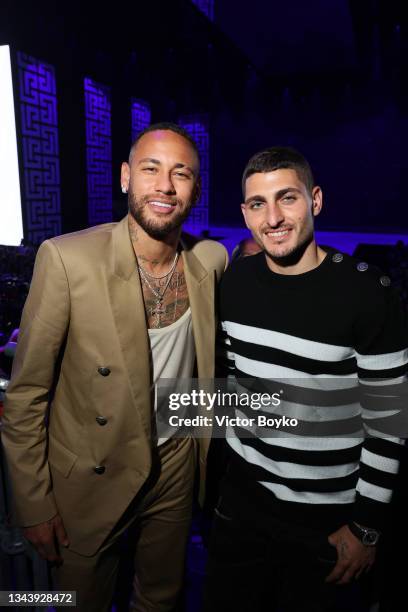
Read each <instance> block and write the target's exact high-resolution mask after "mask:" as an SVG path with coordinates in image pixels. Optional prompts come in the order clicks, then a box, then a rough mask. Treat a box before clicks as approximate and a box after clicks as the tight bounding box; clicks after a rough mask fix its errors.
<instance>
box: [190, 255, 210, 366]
mask: <svg viewBox="0 0 408 612" xmlns="http://www.w3.org/2000/svg"><path fill="white" fill-rule="evenodd" d="M182 257H183V262H184V272H185V276H186V283H187V289H188V297H189V300H190V307H191V316H192V321H193V332H194V341H195V347H196V354H197V368H198V376H199V378H212V377H213V376H214V352H215V312H214V301H215V296H214V285H215V278H214V277H215V271H210V272H207V270H206V269H205V268H204V267H203V266H202V264H201V263H200V261H199V259H198V258H197V257H196V256H195V255H194V253H193V251H187V250H186V251H182Z"/></svg>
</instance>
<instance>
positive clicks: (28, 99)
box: [17, 52, 61, 245]
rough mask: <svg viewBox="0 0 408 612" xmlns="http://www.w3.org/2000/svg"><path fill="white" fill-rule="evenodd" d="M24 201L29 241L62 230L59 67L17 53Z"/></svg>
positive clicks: (35, 241)
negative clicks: (56, 68) (58, 104)
mask: <svg viewBox="0 0 408 612" xmlns="http://www.w3.org/2000/svg"><path fill="white" fill-rule="evenodd" d="M17 66H18V80H19V98H20V116H21V132H22V133H21V136H22V157H23V160H22V161H23V177H24V178H23V184H22V191H23V201H24V205H25V209H26V224H27V230H28V240H29V242H30V243H32V244H34V245H37V244H40V242H42V241H43V240H45V239H46V238H51V237H52V236H56V235H58V234H60V233H61V186H60V159H59V140H58V116H57V88H56V80H55V70H54V67H53V66H51V65H50V64H46V63H44V62H42V61H40V60H38V59H36V58H34V57H31V56H30V55H26V54H25V53H21V52H18V53H17Z"/></svg>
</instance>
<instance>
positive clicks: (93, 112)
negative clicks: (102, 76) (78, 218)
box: [84, 78, 112, 225]
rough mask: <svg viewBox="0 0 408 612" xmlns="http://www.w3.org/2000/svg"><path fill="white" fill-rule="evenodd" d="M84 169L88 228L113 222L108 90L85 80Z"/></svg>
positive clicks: (89, 80)
mask: <svg viewBox="0 0 408 612" xmlns="http://www.w3.org/2000/svg"><path fill="white" fill-rule="evenodd" d="M84 90H85V125H86V166H87V186H88V222H89V225H95V224H98V223H108V222H109V221H112V142H111V102H110V89H109V87H106V86H105V85H100V84H99V83H96V82H95V81H93V80H92V79H88V78H87V79H85V81H84Z"/></svg>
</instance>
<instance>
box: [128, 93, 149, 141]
mask: <svg viewBox="0 0 408 612" xmlns="http://www.w3.org/2000/svg"><path fill="white" fill-rule="evenodd" d="M131 104H132V106H131V113H132V143H133V142H134V140H135V138H136V137H137V136H138V135H139V134H140V132H142V131H143V130H144V129H145V128H147V127H148V126H149V125H150V116H151V113H150V105H149V104H148V103H147V102H145V101H144V100H139V99H138V98H132V102H131Z"/></svg>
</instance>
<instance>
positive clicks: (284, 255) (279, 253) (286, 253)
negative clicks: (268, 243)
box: [258, 226, 314, 267]
mask: <svg viewBox="0 0 408 612" xmlns="http://www.w3.org/2000/svg"><path fill="white" fill-rule="evenodd" d="M313 240H314V231H313V226H311V227H309V228H305V229H304V231H303V232H302V234H301V235H300V236H299V241H298V242H297V244H294V245H287V246H282V247H279V245H278V246H276V248H275V249H273V250H272V249H271V250H268V249H267V248H266V247H265V245H264V244H263V243H262V244H261V243H260V242H258V244H259V246H261V247H262V249H263V251H264V252H265V255H266V256H267V257H269V258H270V259H272V260H273V261H274V262H275V263H277V264H278V265H280V266H282V267H286V266H293V265H295V264H296V263H298V261H299V260H300V259H301V258H302V256H303V254H304V252H305V251H306V249H307V247H308V246H309V244H310V243H311V242H312V241H313Z"/></svg>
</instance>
